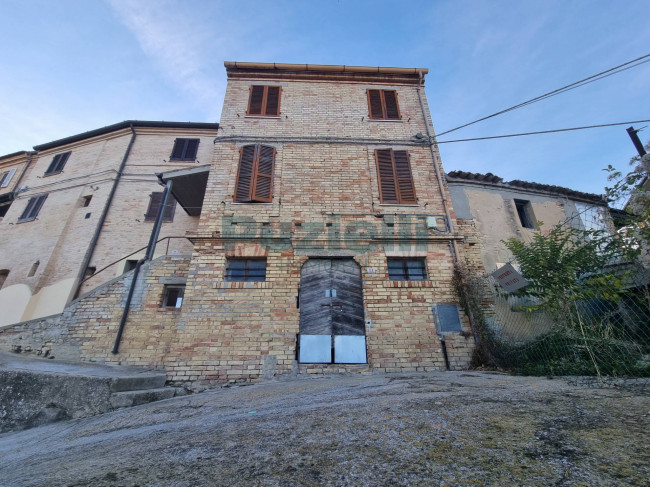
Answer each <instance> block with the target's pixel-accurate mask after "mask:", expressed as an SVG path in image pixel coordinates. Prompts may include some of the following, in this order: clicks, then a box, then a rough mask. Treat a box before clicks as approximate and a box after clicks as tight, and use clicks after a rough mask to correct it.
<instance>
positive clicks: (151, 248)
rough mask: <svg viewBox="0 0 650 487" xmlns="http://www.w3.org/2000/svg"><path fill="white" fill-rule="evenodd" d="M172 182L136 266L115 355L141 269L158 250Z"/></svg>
mask: <svg viewBox="0 0 650 487" xmlns="http://www.w3.org/2000/svg"><path fill="white" fill-rule="evenodd" d="M171 189H172V182H171V181H167V184H166V185H165V190H164V191H163V196H162V201H161V202H160V207H159V208H158V214H157V215H156V222H155V223H154V226H153V228H152V229H151V237H150V238H149V245H148V246H147V251H146V253H145V255H144V258H143V259H140V260H139V261H138V262H137V264H136V265H135V269H134V270H133V278H132V280H131V284H130V285H129V294H128V295H127V296H126V303H124V311H123V312H122V318H121V319H120V326H119V327H118V329H117V336H116V337H115V343H114V344H113V350H111V353H112V354H113V355H115V354H117V353H118V352H119V348H120V342H121V341H122V333H124V325H126V319H127V318H128V316H129V309H130V308H131V300H132V299H133V293H134V291H135V286H136V284H137V282H138V274H140V267H142V266H143V265H144V264H145V263H146V262H148V261H150V260H151V259H152V257H153V253H154V250H155V249H156V241H157V240H158V235H159V234H160V227H161V226H162V220H163V216H164V214H165V206H166V205H167V199H168V197H169V193H171Z"/></svg>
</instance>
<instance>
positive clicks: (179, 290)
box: [162, 284, 185, 308]
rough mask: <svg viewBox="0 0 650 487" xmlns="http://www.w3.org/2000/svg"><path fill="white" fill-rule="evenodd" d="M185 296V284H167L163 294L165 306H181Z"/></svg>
mask: <svg viewBox="0 0 650 487" xmlns="http://www.w3.org/2000/svg"><path fill="white" fill-rule="evenodd" d="M184 297H185V285H182V284H181V285H179V284H175V285H165V292H164V294H163V302H162V307H163V308H180V307H181V306H182V304H183V298H184Z"/></svg>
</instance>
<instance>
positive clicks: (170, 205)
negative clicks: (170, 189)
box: [161, 193, 176, 222]
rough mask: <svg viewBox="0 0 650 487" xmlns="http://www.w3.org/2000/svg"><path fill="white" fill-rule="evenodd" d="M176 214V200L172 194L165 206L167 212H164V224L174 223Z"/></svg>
mask: <svg viewBox="0 0 650 487" xmlns="http://www.w3.org/2000/svg"><path fill="white" fill-rule="evenodd" d="M161 194H162V193H161ZM161 202H162V200H161ZM175 212H176V200H175V199H174V197H173V196H172V195H171V194H170V195H169V196H168V197H167V204H166V205H165V210H164V211H163V218H162V221H164V222H171V221H174V213H175Z"/></svg>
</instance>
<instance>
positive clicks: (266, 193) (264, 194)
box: [235, 145, 275, 203]
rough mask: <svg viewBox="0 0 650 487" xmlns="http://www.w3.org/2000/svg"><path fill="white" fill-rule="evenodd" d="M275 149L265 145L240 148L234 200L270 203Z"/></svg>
mask: <svg viewBox="0 0 650 487" xmlns="http://www.w3.org/2000/svg"><path fill="white" fill-rule="evenodd" d="M274 160H275V149H274V148H273V147H269V146H266V145H245V146H244V147H242V148H241V156H240V158H239V171H238V172H237V184H236V187H235V201H236V202H240V203H243V202H248V201H256V202H263V203H270V202H271V201H272V199H273V166H274V162H275V161H274Z"/></svg>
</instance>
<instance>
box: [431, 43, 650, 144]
mask: <svg viewBox="0 0 650 487" xmlns="http://www.w3.org/2000/svg"><path fill="white" fill-rule="evenodd" d="M648 58H650V54H646V55H644V56H641V57H638V58H636V59H633V60H631V61H628V62H626V63H623V64H619V65H618V66H615V67H613V68H610V69H607V70H605V71H601V72H600V73H597V74H594V75H592V76H589V77H587V78H584V79H581V80H580V81H576V82H574V83H571V84H568V85H566V86H563V87H562V88H558V89H556V90H553V91H549V92H548V93H544V94H543V95H540V96H536V97H535V98H531V99H530V100H526V101H524V102H521V103H519V104H517V105H513V106H511V107H510V108H506V109H504V110H500V111H498V112H496V113H493V114H492V115H488V116H486V117H483V118H479V119H478V120H474V121H473V122H469V123H466V124H464V125H460V126H458V127H455V128H453V129H450V130H446V131H444V132H441V133H439V134H437V136H438V137H440V136H442V135H444V134H448V133H450V132H454V131H456V130H460V129H462V128H465V127H469V126H470V125H474V124H475V123H479V122H482V121H484V120H487V119H489V118H492V117H496V116H498V115H502V114H504V113H507V112H510V111H512V110H516V109H518V108H522V107H525V106H527V105H530V104H532V103H536V102H538V101H541V100H544V99H546V98H550V97H552V96H556V95H559V94H560V93H564V92H565V91H569V90H572V89H574V88H579V87H580V86H584V85H587V84H589V83H593V82H594V81H598V80H601V79H603V78H607V77H608V76H612V75H613V74H618V73H621V72H623V71H625V70H627V69H630V68H634V67H636V66H639V65H641V64H644V63H647V62H649V61H650V59H648ZM644 59H645V61H643V60H644ZM625 66H627V67H625Z"/></svg>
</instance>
